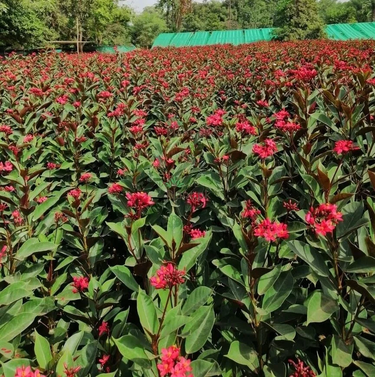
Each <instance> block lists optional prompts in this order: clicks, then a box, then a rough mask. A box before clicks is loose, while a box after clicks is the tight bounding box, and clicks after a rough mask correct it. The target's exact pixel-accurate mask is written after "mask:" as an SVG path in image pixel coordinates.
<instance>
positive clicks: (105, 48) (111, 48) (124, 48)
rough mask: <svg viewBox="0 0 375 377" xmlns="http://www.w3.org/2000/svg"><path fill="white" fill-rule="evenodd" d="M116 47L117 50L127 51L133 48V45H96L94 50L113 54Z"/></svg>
mask: <svg viewBox="0 0 375 377" xmlns="http://www.w3.org/2000/svg"><path fill="white" fill-rule="evenodd" d="M115 48H116V49H117V51H118V52H129V51H133V50H134V49H135V46H98V47H97V48H96V51H98V52H102V53H105V54H115V53H116V50H115Z"/></svg>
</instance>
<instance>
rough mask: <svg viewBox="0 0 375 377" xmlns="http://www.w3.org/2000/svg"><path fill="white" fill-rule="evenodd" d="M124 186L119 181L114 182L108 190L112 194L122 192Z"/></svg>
mask: <svg viewBox="0 0 375 377" xmlns="http://www.w3.org/2000/svg"><path fill="white" fill-rule="evenodd" d="M122 190H123V187H122V186H121V185H120V184H119V183H112V185H111V186H109V188H108V192H109V193H110V194H120V192H122Z"/></svg>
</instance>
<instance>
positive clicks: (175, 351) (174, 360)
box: [157, 346, 193, 377]
mask: <svg viewBox="0 0 375 377" xmlns="http://www.w3.org/2000/svg"><path fill="white" fill-rule="evenodd" d="M161 353H162V354H161V357H160V359H161V362H160V363H159V364H158V365H157V367H158V370H159V373H160V376H161V377H164V376H166V375H167V374H170V377H193V375H192V374H188V375H187V374H186V373H189V372H191V371H192V368H191V366H190V360H189V359H185V358H184V357H181V356H180V349H179V348H178V347H176V346H171V347H169V348H163V349H162V350H161Z"/></svg>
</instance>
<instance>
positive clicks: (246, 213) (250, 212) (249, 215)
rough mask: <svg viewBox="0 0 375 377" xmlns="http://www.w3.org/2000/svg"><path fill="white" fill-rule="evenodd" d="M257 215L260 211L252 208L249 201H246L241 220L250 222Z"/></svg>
mask: <svg viewBox="0 0 375 377" xmlns="http://www.w3.org/2000/svg"><path fill="white" fill-rule="evenodd" d="M259 215H260V210H259V209H257V208H255V207H254V206H253V203H252V202H251V200H247V201H246V204H245V209H244V210H243V212H242V218H244V219H251V221H255V220H256V219H257V217H258V216H259Z"/></svg>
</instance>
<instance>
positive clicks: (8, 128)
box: [0, 125, 13, 135]
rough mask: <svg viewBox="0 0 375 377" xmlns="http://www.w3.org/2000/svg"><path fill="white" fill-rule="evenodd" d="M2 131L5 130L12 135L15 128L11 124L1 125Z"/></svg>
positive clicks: (0, 129)
mask: <svg viewBox="0 0 375 377" xmlns="http://www.w3.org/2000/svg"><path fill="white" fill-rule="evenodd" d="M0 132H4V133H5V134H6V135H12V133H13V130H12V128H11V127H10V126H5V125H2V126H0Z"/></svg>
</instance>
